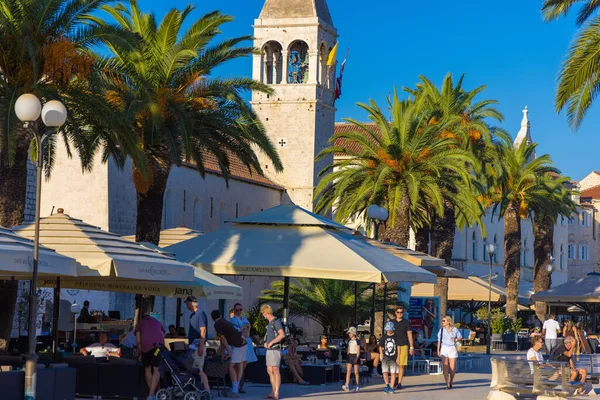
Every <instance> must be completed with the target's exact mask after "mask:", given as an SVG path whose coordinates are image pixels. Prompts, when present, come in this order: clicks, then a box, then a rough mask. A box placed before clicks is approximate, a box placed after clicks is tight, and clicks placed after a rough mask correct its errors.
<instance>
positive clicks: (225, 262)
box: [165, 204, 437, 319]
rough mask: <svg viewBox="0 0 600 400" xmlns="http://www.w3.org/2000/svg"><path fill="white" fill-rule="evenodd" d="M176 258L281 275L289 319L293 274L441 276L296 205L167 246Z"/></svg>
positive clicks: (215, 269) (212, 267) (218, 268)
mask: <svg viewBox="0 0 600 400" xmlns="http://www.w3.org/2000/svg"><path fill="white" fill-rule="evenodd" d="M165 250H167V251H169V252H172V253H175V254H176V256H177V258H178V259H179V260H181V261H184V262H189V263H190V264H193V265H195V266H198V267H201V268H203V269H204V270H206V271H208V272H212V273H215V274H222V275H258V276H281V277H284V278H285V279H284V280H285V291H284V316H285V317H286V319H287V306H288V302H287V299H288V298H289V278H291V277H293V278H295V277H297V278H322V279H337V280H348V281H359V282H373V283H384V282H388V281H401V282H430V283H435V282H436V281H437V277H436V276H435V275H434V274H432V273H430V272H428V271H425V270H424V269H422V268H419V267H416V266H414V265H413V264H411V263H409V262H407V261H405V260H403V259H401V258H398V257H396V256H393V255H391V254H389V253H387V252H386V251H383V250H381V249H378V248H377V247H374V246H372V245H370V244H369V243H367V242H365V241H364V240H361V239H359V238H357V237H355V236H353V234H352V231H351V230H350V229H348V228H346V227H344V226H343V225H340V224H338V223H335V222H333V221H330V220H328V219H326V218H324V217H321V216H319V215H316V214H313V213H311V212H309V211H307V210H304V209H302V208H300V207H298V206H296V205H293V204H285V205H280V206H277V207H273V208H271V209H268V210H265V211H263V212H259V213H256V214H252V215H249V216H246V217H242V218H239V219H237V220H235V221H232V222H231V223H229V224H228V226H227V227H225V228H223V229H220V230H217V231H214V232H211V233H207V234H206V235H203V236H198V237H196V238H194V239H190V240H187V241H185V242H181V243H178V244H176V245H173V246H169V247H167V248H166V249H165Z"/></svg>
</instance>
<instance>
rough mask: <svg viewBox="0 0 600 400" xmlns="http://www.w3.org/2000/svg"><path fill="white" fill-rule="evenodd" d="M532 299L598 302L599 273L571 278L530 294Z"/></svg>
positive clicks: (599, 298)
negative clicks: (575, 278) (560, 283)
mask: <svg viewBox="0 0 600 400" xmlns="http://www.w3.org/2000/svg"><path fill="white" fill-rule="evenodd" d="M531 300H532V301H543V302H548V303H556V302H560V303H574V304H576V303H600V273H598V272H592V273H590V274H588V275H587V276H586V277H585V278H579V279H577V280H571V281H568V282H567V283H563V284H562V285H558V286H554V287H552V288H550V289H548V290H544V291H543V292H538V293H535V294H534V295H532V296H531Z"/></svg>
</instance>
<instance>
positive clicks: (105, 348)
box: [79, 332, 121, 358]
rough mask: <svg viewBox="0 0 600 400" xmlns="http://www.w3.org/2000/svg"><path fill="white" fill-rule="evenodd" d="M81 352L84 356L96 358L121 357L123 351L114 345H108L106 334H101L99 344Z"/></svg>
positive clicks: (85, 348)
mask: <svg viewBox="0 0 600 400" xmlns="http://www.w3.org/2000/svg"><path fill="white" fill-rule="evenodd" d="M79 352H80V353H81V354H83V355H84V356H87V355H92V356H94V357H96V358H108V357H121V349H119V348H118V347H117V346H115V345H114V344H112V343H108V335H107V334H106V332H100V334H99V335H98V343H94V344H92V345H90V346H88V347H84V348H82V349H81V350H79Z"/></svg>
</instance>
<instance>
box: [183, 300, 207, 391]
mask: <svg viewBox="0 0 600 400" xmlns="http://www.w3.org/2000/svg"><path fill="white" fill-rule="evenodd" d="M185 305H186V306H187V308H188V310H190V311H191V312H192V314H191V315H190V327H189V328H188V341H189V344H190V348H191V349H192V350H193V353H192V356H193V358H194V368H198V370H199V371H200V372H199V373H200V379H201V380H202V385H203V386H204V390H209V391H210V387H209V385H208V377H207V376H206V374H205V373H204V360H205V358H206V351H205V350H206V323H207V322H208V321H207V320H206V319H207V318H206V314H205V313H204V311H202V310H198V300H197V299H196V297H195V296H189V297H188V298H187V299H185Z"/></svg>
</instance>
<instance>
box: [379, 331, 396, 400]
mask: <svg viewBox="0 0 600 400" xmlns="http://www.w3.org/2000/svg"><path fill="white" fill-rule="evenodd" d="M379 355H380V358H381V372H382V373H383V381H384V382H385V388H384V389H383V391H384V392H385V393H392V394H393V393H394V384H395V383H396V375H397V374H398V371H399V367H398V363H397V359H398V344H397V342H396V335H395V334H394V323H393V322H392V321H389V322H388V323H386V324H385V334H384V335H383V336H382V337H381V339H380V340H379Z"/></svg>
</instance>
